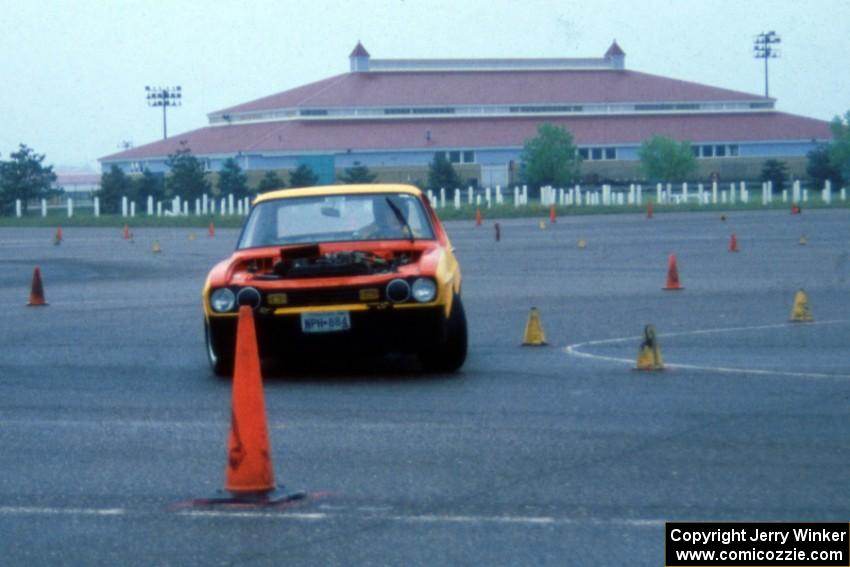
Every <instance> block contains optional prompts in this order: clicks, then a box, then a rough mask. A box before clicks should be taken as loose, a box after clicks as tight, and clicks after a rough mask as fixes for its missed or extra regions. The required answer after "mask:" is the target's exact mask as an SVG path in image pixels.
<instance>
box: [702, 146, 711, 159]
mask: <svg viewBox="0 0 850 567" xmlns="http://www.w3.org/2000/svg"><path fill="white" fill-rule="evenodd" d="M702 157H714V146H703V147H702Z"/></svg>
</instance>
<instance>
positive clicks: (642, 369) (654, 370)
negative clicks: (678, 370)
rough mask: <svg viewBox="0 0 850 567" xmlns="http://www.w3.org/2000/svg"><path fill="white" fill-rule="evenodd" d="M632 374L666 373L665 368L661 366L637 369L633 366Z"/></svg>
mask: <svg viewBox="0 0 850 567" xmlns="http://www.w3.org/2000/svg"><path fill="white" fill-rule="evenodd" d="M632 370H633V371H634V372H667V367H666V366H662V367H661V368H638V367H637V366H635V367H634V368H632Z"/></svg>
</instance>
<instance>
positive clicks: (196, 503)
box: [190, 486, 307, 508]
mask: <svg viewBox="0 0 850 567" xmlns="http://www.w3.org/2000/svg"><path fill="white" fill-rule="evenodd" d="M222 492H225V491H222ZM229 494H230V495H229V496H215V497H213V498H199V499H197V500H192V501H191V502H190V506H192V507H212V506H224V507H228V506H232V507H238V508H246V507H248V508H274V507H276V506H282V505H284V504H288V503H289V502H297V501H299V500H304V499H306V498H307V493H306V492H286V490H285V488H284V487H283V486H278V487H276V488H275V489H274V490H272V491H270V492H243V493H235V492H231V493H229Z"/></svg>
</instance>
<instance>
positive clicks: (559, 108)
mask: <svg viewBox="0 0 850 567" xmlns="http://www.w3.org/2000/svg"><path fill="white" fill-rule="evenodd" d="M509 110H510V112H513V113H531V112H544V113H545V112H581V111H582V110H584V107H583V106H579V105H569V106H565V105H543V106H512V107H510V108H509Z"/></svg>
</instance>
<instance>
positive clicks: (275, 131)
mask: <svg viewBox="0 0 850 567" xmlns="http://www.w3.org/2000/svg"><path fill="white" fill-rule="evenodd" d="M542 122H551V123H554V124H559V125H562V126H564V127H565V128H567V129H568V130H570V132H572V134H573V137H574V140H575V142H576V143H577V144H580V145H595V144H639V143H641V142H642V141H644V140H646V139H647V138H650V137H652V136H654V135H663V136H669V137H672V138H675V139H678V140H689V141H698V142H714V141H718V142H719V141H724V142H739V141H740V142H745V141H776V140H806V141H808V140H812V139H818V140H822V139H829V138H830V136H831V134H830V130H829V123H828V122H825V121H822V120H815V119H813V118H806V117H803V116H797V115H793V114H785V113H781V112H753V113H748V114H744V113H729V114H689V115H687V114H686V115H682V114H677V115H672V114H667V115H663V114H655V115H651V114H650V115H639V116H638V115H633V114H632V115H622V116H616V115H612V116H575V117H572V116H570V117H545V118H544V117H537V118H535V117H519V118H510V117H507V118H449V119H410V120H358V121H351V120H296V121H281V122H263V123H256V124H232V125H228V126H209V127H206V128H201V129H199V130H194V131H192V132H187V133H185V134H181V135H178V136H174V137H172V138H169V139H168V140H160V141H158V142H154V143H152V144H147V145H144V146H138V147H135V148H131V149H129V150H126V151H123V152H120V153H117V154H113V155H110V156H107V157H105V158H101V159H103V160H105V161H115V160H132V159H144V158H154V157H163V156H166V155H168V154H170V153H174V152H175V151H176V150H177V149H179V148H180V147H181V146H180V142H181V141H184V140H185V142H186V145H187V146H188V147H189V148H190V149H191V150H192V152H193V153H195V154H200V155H211V154H230V155H232V154H235V153H236V152H240V151H241V152H243V153H251V152H283V153H298V152H338V151H345V150H347V149H351V150H355V151H370V150H405V149H420V150H421V149H429V148H482V147H519V146H522V144H523V143H524V141H525V140H526V139H528V138H531V137H533V136H535V135H536V129H537V126H538V125H539V124H541V123H542ZM427 131H430V133H431V136H430V140H429V139H426V132H427Z"/></svg>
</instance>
